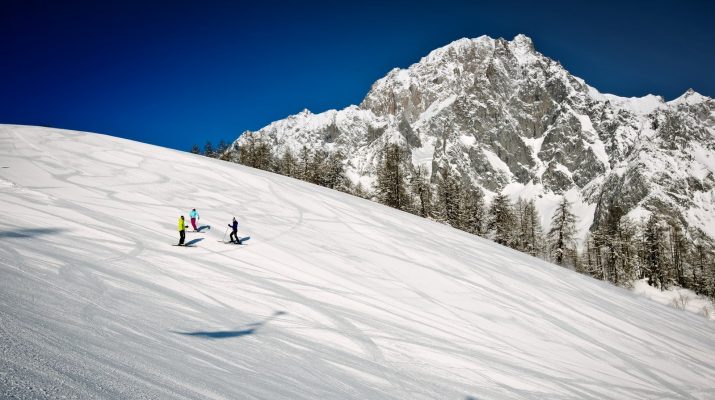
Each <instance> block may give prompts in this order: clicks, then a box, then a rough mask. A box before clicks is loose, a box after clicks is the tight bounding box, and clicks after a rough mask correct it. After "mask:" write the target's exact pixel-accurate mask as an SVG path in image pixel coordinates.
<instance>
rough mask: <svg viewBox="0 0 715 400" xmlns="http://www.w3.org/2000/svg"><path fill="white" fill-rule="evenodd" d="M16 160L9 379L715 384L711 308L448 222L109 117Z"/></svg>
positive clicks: (21, 384) (156, 385)
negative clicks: (232, 236)
mask: <svg viewBox="0 0 715 400" xmlns="http://www.w3.org/2000/svg"><path fill="white" fill-rule="evenodd" d="M0 167H1V168H0V182H2V184H0V204H2V209H3V218H2V220H0V397H2V398H8V397H9V398H33V399H37V398H59V397H63V396H66V397H68V398H83V399H85V398H178V399H182V398H201V399H205V398H209V399H214V398H216V399H217V398H230V399H317V398H320V399H338V398H339V399H368V398H369V399H465V398H479V399H512V398H520V399H524V398H526V399H544V398H549V399H567V398H574V399H576V398H578V399H603V398H617V399H625V398H649V399H655V398H669V399H694V398H701V399H707V398H714V397H715V387H714V385H713V382H715V325H713V323H712V322H711V321H708V320H706V319H704V318H702V317H700V316H697V315H694V314H691V313H686V312H679V311H677V310H675V309H672V308H669V307H667V306H664V305H661V304H658V303H656V302H653V301H650V300H648V299H645V298H641V297H638V296H637V295H635V294H633V293H630V292H628V291H626V290H622V289H619V288H615V287H612V286H610V285H609V284H606V283H602V282H598V281H595V280H592V279H589V278H587V277H585V276H581V275H578V274H576V273H573V272H570V271H567V270H565V269H563V268H559V267H556V266H554V265H551V264H548V263H546V262H543V261H540V260H537V259H534V258H531V257H529V256H526V255H524V254H521V253H518V252H515V251H512V250H510V249H507V248H504V247H501V246H498V245H496V244H494V243H491V242H488V241H485V240H482V239H480V238H478V237H475V236H470V235H468V234H465V233H462V232H460V231H457V230H454V229H451V228H449V227H447V226H445V225H441V224H437V223H434V222H430V221H428V220H424V219H420V218H418V217H415V216H412V215H409V214H405V213H402V212H399V211H396V210H393V209H390V208H386V207H383V206H381V205H379V204H376V203H373V202H370V201H367V200H362V199H359V198H356V197H351V196H348V195H345V194H342V193H338V192H334V191H330V190H327V189H324V188H321V187H318V186H314V185H311V184H307V183H304V182H300V181H296V180H292V179H289V178H285V177H282V176H277V175H272V174H270V173H266V172H262V171H257V170H252V169H250V168H246V167H243V166H240V165H236V164H232V163H227V162H221V161H218V160H214V159H208V158H203V157H200V156H195V155H191V154H186V153H182V152H178V151H174V150H169V149H164V148H159V147H154V146H150V145H146V144H141V143H136V142H131V141H127V140H123V139H117V138H112V137H108V136H103V135H97V134H85V133H78V132H70V131H60V130H53V129H47V128H33V127H20V126H8V125H0ZM192 207H196V208H197V209H198V211H199V212H200V213H201V216H202V219H201V221H200V222H201V223H203V224H205V223H211V225H212V226H213V229H211V230H210V231H208V233H206V234H197V233H188V235H187V236H188V238H187V239H188V240H189V241H195V240H200V241H199V242H197V243H196V245H197V247H195V248H181V247H172V246H170V245H171V244H172V243H175V242H176V240H177V236H178V235H177V232H176V221H177V217H178V215H179V214H182V213H183V214H184V215H186V214H187V213H188V210H190V208H192ZM233 215H236V216H237V217H238V218H239V221H240V223H241V228H240V229H241V233H248V234H250V235H251V236H252V239H251V240H250V241H249V242H248V245H246V246H240V247H239V246H234V245H225V244H222V243H220V242H219V240H221V237H222V235H223V234H224V229H225V228H224V226H225V224H226V223H228V221H229V219H230V217H231V216H233Z"/></svg>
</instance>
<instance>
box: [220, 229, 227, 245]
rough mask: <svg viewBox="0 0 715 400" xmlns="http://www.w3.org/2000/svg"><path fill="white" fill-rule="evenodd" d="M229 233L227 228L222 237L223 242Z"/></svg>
mask: <svg viewBox="0 0 715 400" xmlns="http://www.w3.org/2000/svg"><path fill="white" fill-rule="evenodd" d="M227 233H228V228H226V232H224V233H223V239H221V241H222V242H225V241H226V234H227Z"/></svg>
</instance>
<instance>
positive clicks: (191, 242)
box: [184, 238, 204, 246]
mask: <svg viewBox="0 0 715 400" xmlns="http://www.w3.org/2000/svg"><path fill="white" fill-rule="evenodd" d="M202 240H204V238H196V239H191V240H189V241H188V242H186V243H184V246H191V245H193V244H196V243H198V242H200V241H202Z"/></svg>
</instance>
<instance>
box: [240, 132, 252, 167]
mask: <svg viewBox="0 0 715 400" xmlns="http://www.w3.org/2000/svg"><path fill="white" fill-rule="evenodd" d="M242 138H243V140H242V141H241V142H242V144H241V145H240V146H239V148H238V161H239V162H240V163H241V164H243V165H247V166H249V167H255V165H256V162H255V154H256V138H255V136H254V135H253V133H251V132H246V133H244V134H243V135H242Z"/></svg>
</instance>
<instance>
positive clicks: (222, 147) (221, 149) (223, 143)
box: [216, 139, 228, 158]
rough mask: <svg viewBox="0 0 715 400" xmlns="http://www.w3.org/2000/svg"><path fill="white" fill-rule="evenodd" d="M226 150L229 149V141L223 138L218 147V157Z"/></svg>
mask: <svg viewBox="0 0 715 400" xmlns="http://www.w3.org/2000/svg"><path fill="white" fill-rule="evenodd" d="M226 150H228V143H226V141H225V140H223V139H221V140H220V141H219V142H218V147H217V148H216V157H217V158H222V157H223V154H224V153H225V152H226Z"/></svg>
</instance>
